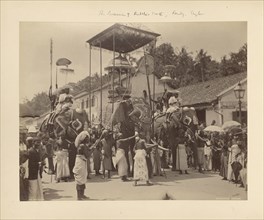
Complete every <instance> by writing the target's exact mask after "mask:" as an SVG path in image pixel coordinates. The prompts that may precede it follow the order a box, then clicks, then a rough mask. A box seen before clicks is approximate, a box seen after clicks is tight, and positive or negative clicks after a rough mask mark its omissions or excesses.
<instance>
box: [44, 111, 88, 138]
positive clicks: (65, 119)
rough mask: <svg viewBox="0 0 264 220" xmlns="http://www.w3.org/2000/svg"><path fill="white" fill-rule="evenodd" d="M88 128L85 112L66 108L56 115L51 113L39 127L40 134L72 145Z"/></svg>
mask: <svg viewBox="0 0 264 220" xmlns="http://www.w3.org/2000/svg"><path fill="white" fill-rule="evenodd" d="M88 126H89V120H88V116H87V113H86V111H85V110H82V109H79V108H77V109H72V108H68V109H66V110H63V111H61V112H59V113H58V114H56V113H55V112H52V113H50V114H49V115H47V116H46V118H45V119H44V120H43V122H42V124H41V126H40V132H44V133H47V134H48V136H49V137H51V138H53V139H58V138H61V139H63V140H65V141H67V142H68V143H72V142H74V140H75V138H76V137H77V135H78V134H79V133H80V132H81V131H83V130H87V129H88Z"/></svg>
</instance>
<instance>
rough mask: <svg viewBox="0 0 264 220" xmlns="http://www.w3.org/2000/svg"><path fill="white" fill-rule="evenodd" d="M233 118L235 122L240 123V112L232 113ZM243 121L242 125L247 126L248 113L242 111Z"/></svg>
mask: <svg viewBox="0 0 264 220" xmlns="http://www.w3.org/2000/svg"><path fill="white" fill-rule="evenodd" d="M232 118H233V120H234V121H237V122H239V123H240V121H239V111H235V112H232ZM241 121H242V124H243V123H245V124H247V111H241Z"/></svg>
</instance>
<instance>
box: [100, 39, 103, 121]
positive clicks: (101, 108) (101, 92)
mask: <svg viewBox="0 0 264 220" xmlns="http://www.w3.org/2000/svg"><path fill="white" fill-rule="evenodd" d="M102 77H103V73H102V47H101V42H100V78H101V90H100V124H102V115H103V100H102V98H103V78H102Z"/></svg>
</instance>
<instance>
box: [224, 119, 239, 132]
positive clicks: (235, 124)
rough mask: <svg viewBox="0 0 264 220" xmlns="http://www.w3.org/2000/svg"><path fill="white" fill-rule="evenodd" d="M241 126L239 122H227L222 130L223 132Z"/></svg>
mask: <svg viewBox="0 0 264 220" xmlns="http://www.w3.org/2000/svg"><path fill="white" fill-rule="evenodd" d="M240 127H241V124H240V123H239V122H237V121H226V122H225V123H224V124H223V125H222V129H223V130H225V131H226V130H229V129H232V128H240Z"/></svg>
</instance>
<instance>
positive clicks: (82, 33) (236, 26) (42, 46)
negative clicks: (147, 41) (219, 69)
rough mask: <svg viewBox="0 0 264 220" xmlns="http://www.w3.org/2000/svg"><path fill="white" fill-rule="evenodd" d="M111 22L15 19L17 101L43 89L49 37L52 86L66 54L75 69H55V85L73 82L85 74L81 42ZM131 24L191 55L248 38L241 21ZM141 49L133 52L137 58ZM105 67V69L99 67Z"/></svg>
mask: <svg viewBox="0 0 264 220" xmlns="http://www.w3.org/2000/svg"><path fill="white" fill-rule="evenodd" d="M113 24H114V23H56V22H20V28H19V31H20V38H19V47H20V48H19V59H20V60H19V61H20V66H19V86H20V88H19V101H20V102H23V100H25V99H26V98H27V99H29V100H31V99H32V98H33V97H34V95H35V94H37V93H40V92H42V91H45V92H47V91H48V89H49V86H50V72H51V71H50V39H51V38H52V41H53V56H52V57H53V65H52V66H53V68H52V81H53V83H52V84H53V88H54V87H55V73H56V61H57V60H58V59H59V58H67V59H69V60H70V61H71V62H72V64H71V65H69V68H71V69H74V74H68V75H65V74H62V73H59V72H58V85H59V87H60V86H63V85H64V84H66V83H69V82H78V81H80V80H82V79H83V78H85V77H87V76H88V75H89V59H90V58H89V45H88V44H86V41H87V40H89V39H90V38H92V37H93V36H95V35H96V34H98V33H99V32H101V31H103V30H104V29H106V28H108V27H110V26H111V25H113ZM129 25H131V26H134V27H140V28H142V29H145V30H148V31H153V32H155V33H159V34H160V35H161V36H160V37H159V38H158V40H157V46H159V45H160V44H162V43H171V45H172V46H173V47H174V49H175V51H176V52H177V50H178V49H180V48H182V47H183V46H184V47H186V48H187V51H189V52H193V56H195V55H196V52H197V51H198V50H200V49H204V50H205V51H207V53H208V54H209V55H211V56H212V58H213V59H214V60H217V61H220V60H221V57H223V56H224V55H229V54H230V53H231V52H238V50H239V48H241V47H242V46H243V44H244V43H246V42H247V23H246V22H162V23H140V24H139V23H129ZM142 51H143V49H139V50H138V51H136V52H134V53H132V55H133V56H135V57H137V56H139V55H140V54H142V53H141V52H142ZM112 58H113V53H112V52H111V51H106V50H104V51H103V55H102V60H103V62H102V66H103V68H105V67H106V66H107V65H108V63H109V62H110V60H111V59H112ZM91 63H92V65H91V68H92V72H93V73H94V72H99V67H100V60H99V51H98V50H92V62H91ZM104 72H105V71H104Z"/></svg>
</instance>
